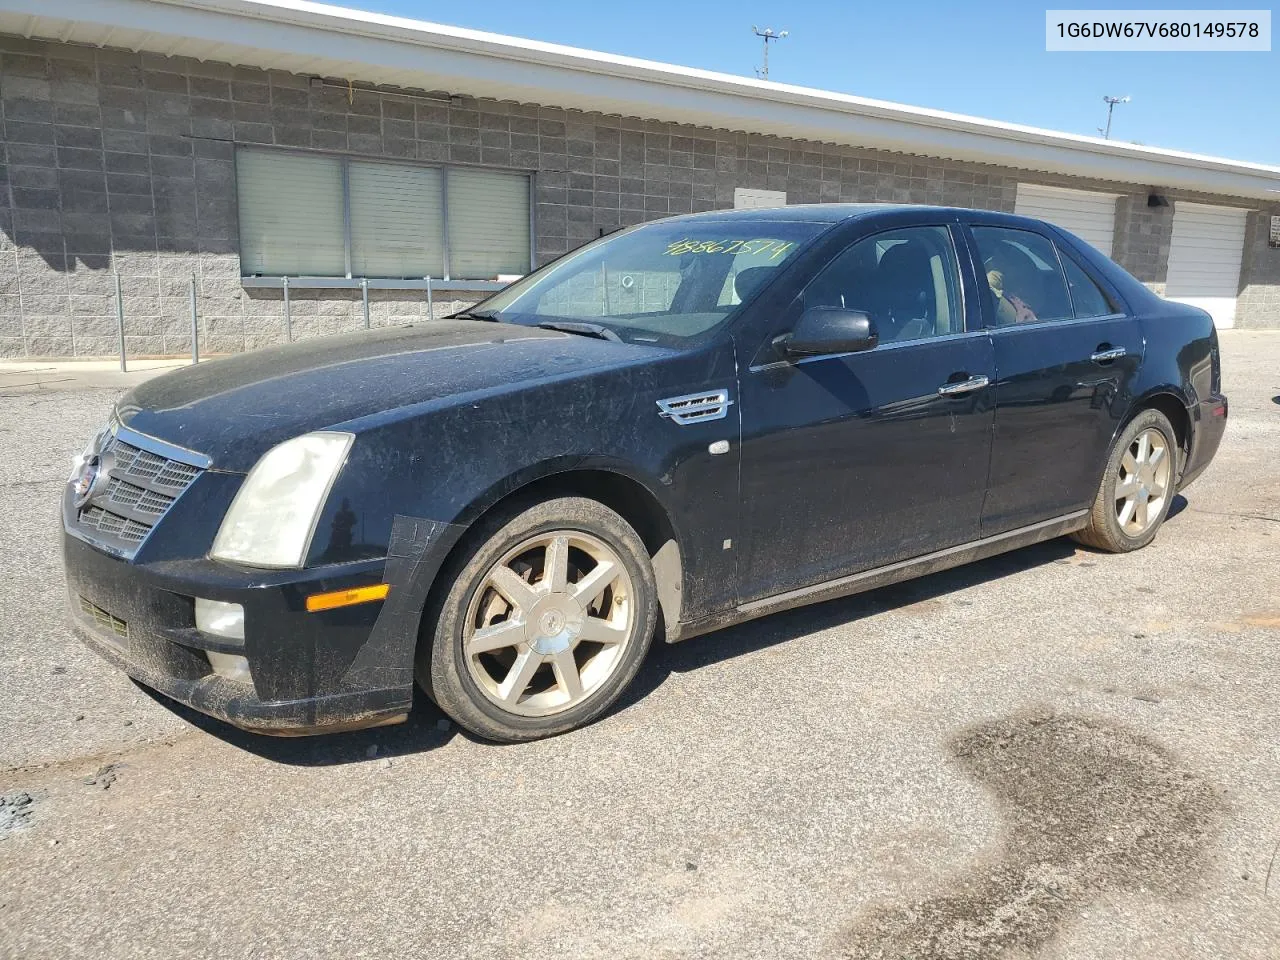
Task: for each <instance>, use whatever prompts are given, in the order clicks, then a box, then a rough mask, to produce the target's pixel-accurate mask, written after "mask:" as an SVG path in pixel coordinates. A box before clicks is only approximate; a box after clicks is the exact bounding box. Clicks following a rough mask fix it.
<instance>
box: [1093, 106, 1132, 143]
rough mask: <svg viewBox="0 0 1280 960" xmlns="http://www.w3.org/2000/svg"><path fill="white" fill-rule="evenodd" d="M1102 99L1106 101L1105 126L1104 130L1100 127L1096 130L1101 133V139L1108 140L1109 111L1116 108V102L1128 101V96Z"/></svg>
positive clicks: (1109, 129) (1109, 134) (1109, 133)
mask: <svg viewBox="0 0 1280 960" xmlns="http://www.w3.org/2000/svg"><path fill="white" fill-rule="evenodd" d="M1102 99H1103V100H1104V101H1106V104H1107V126H1106V129H1105V130H1104V129H1103V128H1102V127H1099V128H1098V132H1099V133H1100V134H1102V139H1104V140H1110V139H1111V111H1112V110H1114V109H1115V108H1116V104H1117V103H1128V102H1129V98H1128V97H1103V98H1102Z"/></svg>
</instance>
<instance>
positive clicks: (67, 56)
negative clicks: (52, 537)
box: [0, 36, 1280, 357]
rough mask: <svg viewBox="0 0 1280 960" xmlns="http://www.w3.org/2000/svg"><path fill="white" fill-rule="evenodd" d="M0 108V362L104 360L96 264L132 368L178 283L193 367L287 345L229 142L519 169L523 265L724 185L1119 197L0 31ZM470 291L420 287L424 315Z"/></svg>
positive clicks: (1158, 237) (111, 329)
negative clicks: (196, 340)
mask: <svg viewBox="0 0 1280 960" xmlns="http://www.w3.org/2000/svg"><path fill="white" fill-rule="evenodd" d="M0 111H2V113H0V120H2V122H3V131H2V134H0V151H3V152H2V153H0V191H2V193H0V198H2V200H0V356H40V357H57V356H110V355H113V354H114V353H115V352H116V349H117V343H116V315H115V299H114V278H113V272H118V273H119V275H120V277H121V287H122V294H123V298H122V299H123V303H124V308H125V315H126V324H125V334H126V341H127V348H128V351H129V353H130V355H131V356H146V355H163V354H181V353H186V352H188V351H189V349H190V308H189V301H188V297H189V286H188V285H189V283H190V282H191V278H192V276H194V277H195V278H196V282H197V287H198V290H197V295H198V303H199V313H200V317H201V327H200V338H201V344H202V349H203V350H204V351H205V352H206V353H219V352H234V351H238V350H243V349H247V348H253V347H257V346H262V345H266V344H269V343H275V342H280V341H281V340H283V338H284V313H283V303H282V296H281V294H280V293H279V291H268V290H258V289H246V288H244V287H243V286H242V285H241V283H240V264H239V257H238V253H237V251H238V244H239V241H238V222H237V209H236V191H235V162H234V158H235V148H236V145H237V144H254V145H275V146H280V147H293V148H301V149H314V150H326V151H337V152H344V153H350V154H352V155H359V156H371V157H383V158H396V159H404V160H409V161H421V162H447V163H453V164H483V165H488V166H497V167H506V168H510V169H517V170H526V171H529V172H531V173H532V174H533V175H534V203H535V225H536V233H535V236H534V239H533V242H534V251H535V255H536V258H537V260H538V262H545V261H547V260H550V259H552V258H554V257H557V256H559V255H561V254H563V253H565V252H566V251H568V250H570V249H572V248H574V247H576V246H578V245H580V244H581V243H583V242H585V241H587V240H590V239H593V238H595V237H597V236H599V235H600V234H601V233H602V232H608V231H611V230H613V229H616V228H618V227H621V226H626V225H629V224H633V223H638V222H641V221H644V220H649V219H654V218H658V217H664V216H670V215H672V214H678V213H690V212H696V211H703V210H712V209H717V208H724V207H731V206H732V205H733V191H734V189H735V188H736V187H750V188H761V189H769V190H785V191H786V193H787V199H788V201H789V202H791V203H817V202H837V201H857V200H883V201H895V202H909V203H935V204H949V205H955V206H968V207H982V208H988V209H998V210H1012V209H1013V206H1014V202H1015V199H1016V192H1017V183H1018V181H1019V179H1027V180H1031V181H1034V182H1039V183H1058V184H1060V185H1064V186H1075V187H1079V188H1082V189H1102V190H1110V191H1112V192H1114V191H1115V190H1116V189H1117V187H1116V185H1115V184H1105V183H1094V182H1091V181H1080V180H1076V179H1072V178H1065V177H1056V176H1050V175H1044V174H1035V173H1029V172H1025V171H1018V170H1014V169H1010V168H1001V167H995V166H988V165H980V164H966V163H957V162H952V161H943V160H936V159H928V158H921V157H912V156H907V155H903V154H894V153H887V152H883V151H875V150H863V149H858V148H853V147H844V146H836V145H832V144H820V143H810V142H801V141H792V140H785V139H779V138H774V137H765V136H758V135H749V134H745V133H740V132H731V131H727V130H714V129H710V128H694V127H688V126H682V125H678V124H670V123H661V122H656V121H649V120H640V119H634V118H627V117H618V116H606V115H602V114H594V113H583V112H580V111H566V110H561V109H559V108H555V107H545V106H538V105H534V104H518V103H507V102H495V101H487V100H476V99H472V98H469V97H465V96H464V97H458V96H450V93H449V92H438V91H437V92H431V91H398V90H389V89H379V90H371V89H365V88H362V87H360V86H353V87H351V88H348V87H347V85H346V83H345V82H340V81H327V82H324V83H320V84H316V83H314V82H313V81H312V79H311V78H309V77H303V76H297V75H294V74H290V73H286V72H283V71H266V70H258V69H247V68H239V67H232V66H230V65H227V64H218V63H202V62H199V61H195V60H190V59H186V58H182V57H161V56H155V55H151V54H135V53H129V52H124V51H118V50H111V49H97V48H87V47H80V46H76V45H73V44H59V43H44V42H39V41H31V40H25V39H22V38H16V37H6V36H0ZM1126 194H1127V195H1126V197H1125V198H1124V199H1123V200H1122V201H1121V204H1122V208H1123V213H1122V215H1121V216H1120V217H1119V218H1118V229H1117V257H1118V259H1119V260H1120V262H1121V263H1122V264H1124V265H1125V266H1126V267H1128V268H1129V269H1131V270H1133V271H1134V272H1135V273H1136V274H1137V275H1138V276H1140V277H1141V278H1142V279H1144V280H1145V281H1147V282H1150V283H1158V282H1162V279H1163V278H1162V276H1161V273H1162V270H1163V264H1164V263H1165V261H1166V260H1167V255H1168V251H1167V246H1168V237H1167V234H1168V229H1169V223H1170V222H1171V221H1170V220H1169V219H1168V218H1169V217H1170V216H1171V213H1170V212H1168V208H1153V210H1150V211H1149V210H1147V208H1145V206H1144V205H1145V198H1146V194H1147V190H1146V188H1144V187H1143V188H1139V187H1136V186H1135V187H1131V188H1128V190H1127V191H1126ZM1210 202H1213V201H1212V198H1210ZM1218 202H1222V201H1221V199H1219V200H1218ZM1162 211H1164V212H1162ZM1253 232H1254V233H1256V230H1255V231H1253ZM1251 236H1252V234H1251ZM1263 243H1264V245H1265V236H1264V237H1263ZM1251 244H1253V245H1254V246H1256V243H1255V241H1253V240H1251ZM1250 258H1252V259H1250ZM1246 260H1249V262H1250V274H1249V275H1250V276H1251V277H1254V278H1256V279H1254V280H1252V281H1251V284H1252V286H1251V287H1250V291H1249V292H1248V298H1249V299H1248V304H1249V307H1248V309H1249V316H1250V317H1253V318H1255V319H1256V320H1257V322H1259V323H1261V322H1267V321H1268V319H1269V318H1270V322H1273V323H1277V324H1280V317H1276V316H1275V311H1274V310H1273V309H1272V307H1271V306H1270V304H1271V303H1272V297H1273V294H1274V291H1275V289H1276V284H1277V280H1276V278H1275V274H1274V269H1275V268H1274V267H1273V266H1271V264H1273V263H1274V259H1268V258H1267V257H1266V256H1260V255H1259V253H1258V252H1257V251H1256V250H1254V249H1253V248H1252V247H1251V251H1250V252H1249V253H1247V254H1246ZM1242 282H1243V281H1242ZM1253 287H1257V288H1258V289H1257V290H1256V291H1255V290H1254V289H1253ZM476 298H477V297H476V295H475V294H470V295H463V294H460V293H453V294H449V293H445V292H443V291H437V297H436V309H435V313H436V315H441V314H443V313H444V312H446V311H448V310H452V309H457V307H458V306H460V305H461V304H462V303H465V302H473V301H474V300H475V299H476ZM290 300H291V308H292V309H291V315H292V318H293V329H294V336H295V337H298V338H301V337H306V336H313V335H323V334H328V333H335V332H339V331H342V330H354V329H357V328H359V327H360V326H362V325H363V322H364V319H363V308H362V303H361V298H360V294H359V291H358V290H324V291H314V290H313V291H305V290H301V289H295V290H293V291H292V295H291V298H290ZM426 312H427V311H426V297H425V293H423V292H421V291H408V292H404V291H376V290H375V291H371V292H370V320H371V323H372V324H374V325H381V324H389V323H403V322H406V321H407V320H410V319H416V318H423V317H425V316H426Z"/></svg>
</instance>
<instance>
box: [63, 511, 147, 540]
mask: <svg viewBox="0 0 1280 960" xmlns="http://www.w3.org/2000/svg"><path fill="white" fill-rule="evenodd" d="M80 525H81V526H85V527H92V528H93V529H94V530H97V531H98V532H99V533H105V534H106V535H107V536H108V537H114V538H115V539H117V540H123V541H125V542H126V543H141V542H142V541H143V540H144V539H146V536H147V534H148V533H150V532H151V526H150V525H148V524H145V523H139V522H138V521H137V520H130V519H129V518H128V517H122V516H120V514H118V513H112V512H111V511H110V510H104V509H103V508H102V507H98V506H93V507H88V508H86V509H85V511H84V512H83V513H81V514H80Z"/></svg>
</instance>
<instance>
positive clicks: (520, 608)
mask: <svg viewBox="0 0 1280 960" xmlns="http://www.w3.org/2000/svg"><path fill="white" fill-rule="evenodd" d="M454 570H455V571H456V574H455V577H454V580H453V582H452V584H451V585H450V587H449V590H448V593H447V595H446V596H445V597H444V599H443V602H442V604H441V605H440V606H439V609H438V615H437V616H436V619H435V623H434V631H433V633H431V634H430V635H424V637H423V638H422V641H421V642H420V643H419V650H418V660H417V674H418V679H419V682H420V683H421V684H422V686H423V687H424V688H425V689H426V690H427V691H428V692H429V693H430V695H431V696H432V698H433V699H434V700H435V701H436V703H438V704H439V705H440V707H441V709H443V710H444V711H445V712H446V713H447V714H449V715H450V716H451V717H452V718H453V719H454V720H456V721H457V722H458V723H459V724H460V725H461V726H463V727H464V728H466V729H467V730H469V731H471V732H472V733H474V734H476V735H478V736H481V737H484V738H485V739H488V740H497V741H503V742H514V741H521V740H533V739H537V738H539V737H546V736H553V735H555V734H558V733H564V732H565V731H567V730H572V729H574V728H575V727H579V726H582V725H583V724H586V723H590V722H591V721H593V720H595V719H597V718H598V717H599V716H600V715H601V714H603V713H604V712H605V711H606V710H608V708H609V707H610V706H611V705H612V704H613V703H614V701H616V700H617V698H618V696H619V695H620V694H621V693H622V691H623V690H624V689H625V688H626V686H627V684H628V683H629V682H630V681H631V679H632V678H633V677H634V676H635V673H636V671H637V670H638V669H639V666H640V662H641V660H643V658H644V654H645V652H646V650H647V649H648V646H649V642H650V639H651V637H652V634H653V630H654V623H655V619H656V593H657V591H656V588H655V586H654V579H653V570H652V567H651V566H650V563H649V557H648V554H647V552H646V551H645V549H644V544H643V543H642V542H641V540H640V537H639V536H638V535H637V534H636V532H635V531H634V530H633V529H632V528H631V526H630V525H629V524H628V523H627V522H626V521H625V520H623V518H622V517H620V516H619V515H618V514H616V513H614V512H613V511H612V510H610V509H609V508H607V507H605V506H604V505H603V504H600V503H597V502H596V501H594V500H587V499H584V498H580V497H563V498H559V499H555V500H548V501H545V502H543V503H539V504H536V505H534V506H531V507H528V508H527V509H524V510H521V511H519V512H518V513H515V514H514V515H512V514H511V513H507V514H505V515H500V516H498V517H495V518H493V519H491V520H489V521H488V522H487V523H486V525H485V527H484V528H482V529H481V530H479V531H477V533H476V535H475V537H474V541H473V547H472V550H471V553H470V554H469V555H468V556H467V559H466V561H465V563H462V564H461V565H460V566H455V567H454Z"/></svg>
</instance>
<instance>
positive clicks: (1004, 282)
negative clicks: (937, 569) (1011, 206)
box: [972, 225, 1144, 536]
mask: <svg viewBox="0 0 1280 960" xmlns="http://www.w3.org/2000/svg"><path fill="white" fill-rule="evenodd" d="M972 236H973V240H974V244H975V250H976V254H977V256H978V258H979V259H980V260H981V262H982V264H983V267H984V269H985V273H986V281H987V287H988V291H989V292H988V294H987V300H986V306H987V308H988V309H987V314H988V321H989V322H990V323H991V325H992V327H991V338H992V341H993V342H994V344H995V361H996V374H997V377H996V383H995V405H996V413H995V432H994V437H993V440H992V450H991V478H990V482H989V490H988V492H987V502H986V506H985V507H984V509H983V514H982V534H983V536H991V535H993V534H998V533H1003V532H1005V531H1007V530H1012V529H1016V528H1017V527H1022V526H1027V525H1029V524H1032V523H1036V522H1039V521H1042V520H1048V519H1052V518H1054V517H1060V516H1063V515H1064V514H1067V513H1071V512H1074V511H1076V510H1081V509H1084V508H1085V507H1087V506H1088V505H1089V504H1090V503H1092V501H1093V498H1094V496H1095V495H1096V494H1097V490H1098V481H1099V478H1100V477H1101V471H1102V466H1103V459H1104V457H1105V456H1106V453H1107V448H1108V445H1109V443H1110V441H1111V437H1112V436H1113V435H1114V433H1115V430H1116V428H1117V427H1118V426H1119V418H1120V417H1121V416H1123V414H1124V412H1125V410H1126V409H1128V405H1129V387H1130V383H1131V381H1132V379H1133V377H1134V374H1135V373H1136V371H1137V369H1138V366H1139V364H1140V363H1141V361H1142V353H1143V348H1144V341H1143V337H1142V329H1141V326H1140V325H1139V323H1138V322H1137V320H1136V319H1134V318H1133V317H1131V316H1128V315H1127V314H1126V312H1125V311H1124V310H1123V309H1122V308H1121V307H1120V305H1119V302H1118V301H1117V300H1116V299H1115V298H1113V297H1112V296H1111V295H1109V294H1108V293H1106V292H1105V291H1104V290H1103V288H1102V287H1101V286H1100V285H1099V283H1098V282H1096V281H1095V280H1094V279H1093V278H1092V277H1091V276H1090V275H1089V274H1088V272H1087V271H1086V270H1085V269H1084V268H1083V267H1082V266H1081V265H1080V263H1078V262H1077V260H1076V259H1075V258H1074V257H1073V256H1072V254H1071V251H1070V250H1069V249H1068V248H1065V247H1064V249H1062V250H1059V249H1058V248H1057V245H1056V244H1055V243H1054V242H1053V241H1052V240H1050V239H1049V237H1047V236H1045V235H1042V234H1040V233H1038V232H1034V231H1030V230H1025V229H1014V228H1010V227H995V226H980V225H975V226H974V227H973V229H972Z"/></svg>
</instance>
